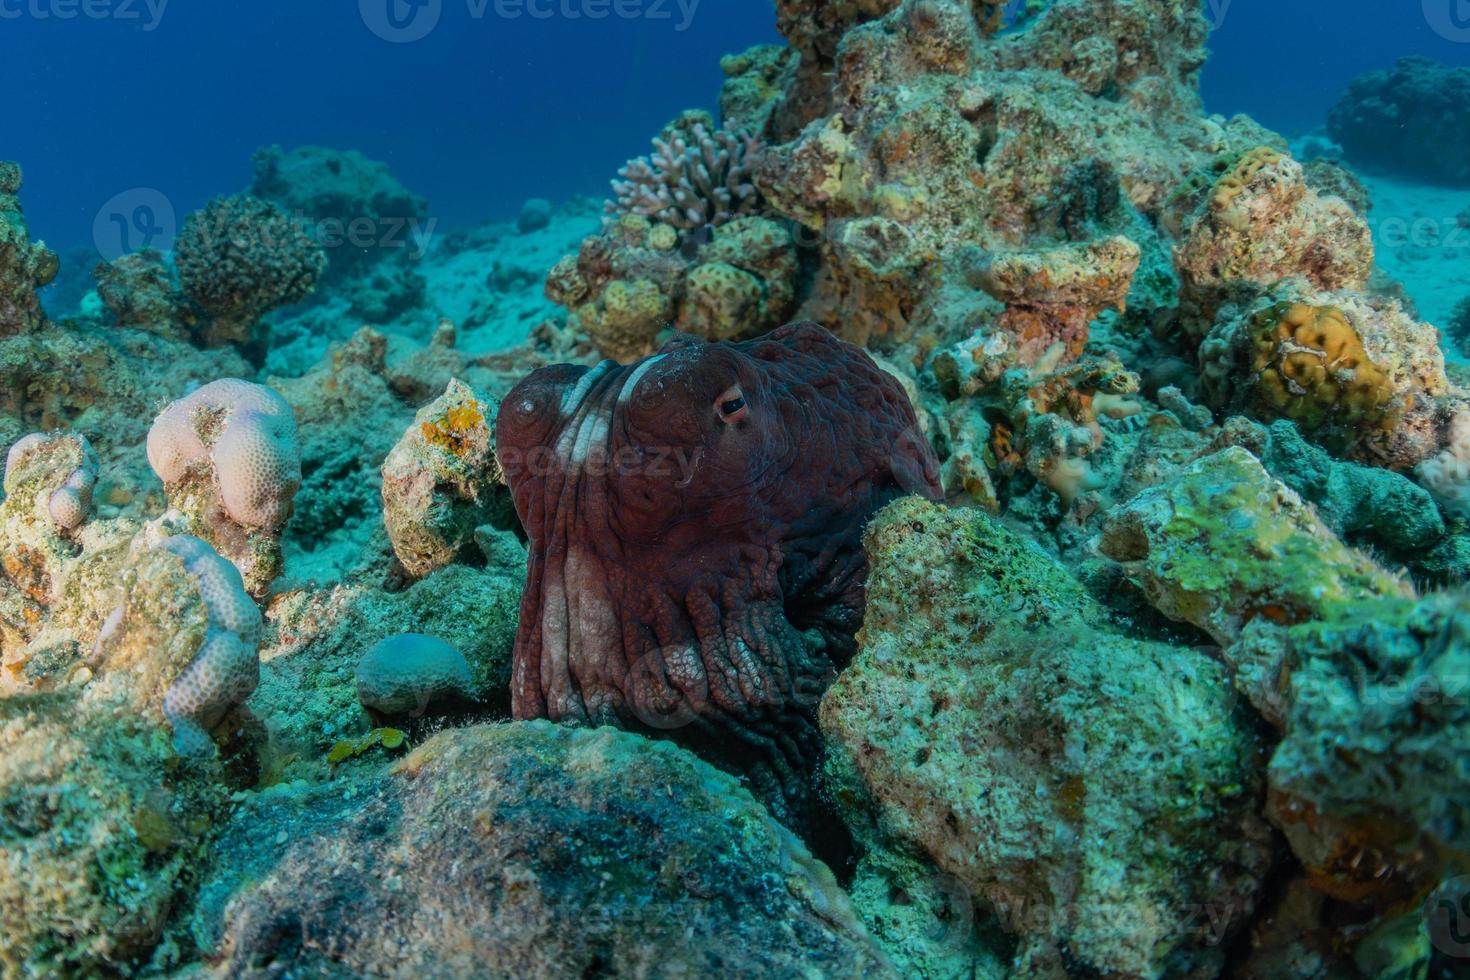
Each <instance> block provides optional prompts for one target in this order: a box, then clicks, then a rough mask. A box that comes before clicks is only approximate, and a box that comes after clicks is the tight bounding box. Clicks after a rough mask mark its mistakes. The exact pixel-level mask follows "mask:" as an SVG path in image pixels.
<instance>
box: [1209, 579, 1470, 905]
mask: <svg viewBox="0 0 1470 980" xmlns="http://www.w3.org/2000/svg"><path fill="white" fill-rule="evenodd" d="M1227 659H1228V660H1230V661H1231V663H1232V666H1233V667H1234V668H1235V669H1236V670H1237V671H1238V676H1239V679H1240V681H1239V682H1240V685H1241V687H1242V688H1243V690H1244V691H1245V693H1246V694H1247V695H1248V696H1250V698H1251V700H1252V701H1253V702H1254V703H1255V704H1256V705H1257V707H1258V708H1259V709H1260V710H1261V712H1262V714H1263V715H1265V717H1266V718H1268V719H1269V720H1270V721H1271V722H1272V723H1273V724H1275V725H1276V726H1277V727H1278V728H1280V729H1281V733H1282V734H1281V742H1280V744H1279V745H1278V746H1277V748H1276V751H1275V753H1274V754H1273V755H1272V757H1271V762H1270V765H1269V768H1268V770H1267V776H1268V780H1269V787H1270V798H1269V805H1268V807H1267V811H1266V812H1267V815H1268V816H1269V817H1270V819H1271V820H1272V822H1273V823H1275V824H1276V825H1277V826H1278V827H1280V828H1281V830H1282V832H1283V833H1284V834H1285V835H1286V838H1287V840H1288V841H1289V842H1290V844H1291V846H1292V849H1293V851H1295V852H1296V854H1297V856H1298V858H1300V860H1301V861H1302V864H1303V865H1304V867H1305V868H1306V871H1307V875H1308V880H1309V881H1310V882H1311V883H1312V885H1313V887H1314V888H1316V889H1317V890H1319V891H1322V892H1325V893H1326V894H1328V895H1330V896H1333V897H1334V898H1337V899H1339V900H1342V901H1345V902H1351V903H1357V904H1362V905H1366V906H1368V907H1370V908H1373V909H1377V910H1384V909H1388V908H1390V907H1393V906H1395V905H1397V904H1399V903H1404V902H1413V901H1415V900H1416V899H1417V898H1418V897H1419V896H1421V895H1422V894H1424V892H1425V891H1426V890H1428V889H1429V888H1431V887H1432V886H1433V885H1434V884H1435V883H1436V882H1437V881H1438V880H1439V878H1440V876H1441V875H1444V874H1453V873H1455V871H1454V868H1455V863H1454V862H1455V859H1454V858H1453V857H1451V855H1455V854H1463V853H1464V852H1465V850H1466V848H1467V846H1470V832H1467V829H1466V828H1467V827H1470V812H1467V809H1466V807H1467V801H1470V772H1467V771H1466V765H1465V760H1464V757H1463V753H1462V752H1460V751H1458V749H1457V748H1456V747H1457V746H1463V745H1464V742H1465V739H1466V738H1467V737H1470V708H1467V703H1466V699H1465V678H1466V677H1467V676H1470V601H1467V597H1466V595H1465V594H1464V593H1447V594H1441V595H1436V596H1431V597H1428V598H1426V599H1423V600H1421V601H1419V602H1417V603H1416V602H1414V601H1411V600H1397V601H1394V602H1384V603H1378V604H1376V605H1375V606H1373V607H1371V609H1366V610H1365V609H1360V610H1358V614H1357V615H1354V616H1344V617H1341V618H1340V619H1339V621H1337V622H1335V623H1307V624H1302V625H1299V626H1295V627H1292V628H1291V629H1289V630H1286V631H1285V633H1284V636H1282V635H1280V634H1278V633H1276V631H1272V630H1268V629H1261V628H1251V629H1248V630H1247V633H1246V637H1245V639H1244V640H1243V641H1242V642H1241V643H1240V644H1238V645H1237V646H1235V647H1232V648H1231V649H1230V650H1229V651H1227Z"/></svg>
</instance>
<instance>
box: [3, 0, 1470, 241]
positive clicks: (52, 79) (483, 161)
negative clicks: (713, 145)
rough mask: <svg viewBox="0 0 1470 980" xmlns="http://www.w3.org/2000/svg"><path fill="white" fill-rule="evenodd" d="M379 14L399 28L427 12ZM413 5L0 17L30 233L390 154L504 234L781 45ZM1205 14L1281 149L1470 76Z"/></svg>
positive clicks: (20, 0)
mask: <svg viewBox="0 0 1470 980" xmlns="http://www.w3.org/2000/svg"><path fill="white" fill-rule="evenodd" d="M150 2H151V4H152V6H149V3H150ZM374 2H376V3H377V4H379V5H386V3H387V2H388V0H364V3H366V4H367V7H368V8H369V16H368V19H370V20H371V19H373V18H378V19H380V20H382V18H383V17H384V13H383V10H378V9H377V8H373V6H372V5H373V3H374ZM394 2H395V3H398V4H402V5H403V6H400V7H399V8H398V9H399V13H400V14H402V15H404V17H403V23H404V24H407V25H408V28H407V30H408V31H409V32H410V33H412V32H413V31H414V30H416V29H417V28H418V27H420V26H422V25H423V24H424V23H426V22H425V21H424V20H418V21H415V20H414V19H413V16H419V17H423V16H429V15H432V12H433V11H432V8H430V7H425V8H423V9H415V8H414V7H412V6H409V5H408V3H409V0H394ZM412 2H414V3H419V4H426V3H427V4H434V3H439V4H442V9H441V10H440V11H439V19H438V22H437V24H436V25H435V26H434V29H433V30H432V31H430V32H429V33H428V35H427V36H426V37H424V38H422V39H420V40H417V41H412V42H409V43H390V42H389V41H386V40H383V39H382V38H381V37H379V36H378V35H377V34H375V33H374V32H373V30H371V29H369V26H368V25H367V24H366V23H365V20H364V16H363V13H362V9H361V5H360V4H359V3H358V2H357V0H175V2H167V0H0V93H3V94H0V105H3V106H4V114H3V116H0V119H3V123H0V127H3V129H0V157H5V158H15V159H18V160H19V161H20V162H21V163H22V165H23V166H24V167H25V170H26V190H25V198H24V200H25V205H26V208H27V211H28V214H29V217H30V223H31V227H32V231H33V233H35V234H36V235H38V236H40V237H44V238H46V239H48V240H49V241H50V242H51V243H52V244H53V245H54V246H58V247H62V248H68V247H71V246H75V245H80V244H83V243H86V242H88V241H89V240H90V238H91V229H92V221H93V219H94V217H95V215H96V214H97V211H98V209H99V208H100V207H101V206H102V205H103V204H104V203H105V202H107V201H108V200H109V199H110V198H111V197H113V195H115V194H118V193H119V192H122V191H126V190H129V189H132V188H136V187H149V188H156V189H158V190H159V191H161V192H162V193H163V195H164V196H165V197H166V198H167V199H168V200H169V201H170V202H171V203H172V204H173V206H174V207H175V209H176V210H177V211H178V213H179V214H183V213H186V212H187V211H189V210H193V209H195V208H198V207H199V206H201V205H202V204H204V203H205V202H206V201H207V200H208V199H209V198H210V197H211V196H213V195H216V194H220V193H228V192H235V191H239V190H241V189H243V188H244V187H246V186H247V185H248V184H249V181H250V175H251V170H250V155H251V153H252V152H253V151H254V150H255V148H256V147H258V146H261V145H264V144H269V143H280V144H282V145H285V146H287V147H290V146H295V145H299V144H307V143H316V144H323V145H329V146H337V147H350V148H356V149H360V150H362V151H363V152H364V153H366V154H367V155H368V156H370V157H373V158H377V159H382V160H385V161H387V162H388V163H389V165H390V166H391V168H392V170H393V172H394V173H395V174H396V175H397V176H398V177H399V179H400V180H402V181H403V183H404V184H405V185H407V186H408V187H409V188H411V189H412V190H414V191H416V192H418V193H420V194H422V195H424V196H426V197H428V198H429V199H430V201H431V205H432V211H433V215H434V217H436V218H437V219H438V220H439V222H440V225H441V226H445V227H448V226H457V225H468V224H473V223H475V222H478V221H482V220H485V219H487V218H504V217H508V216H510V215H512V214H513V213H514V212H515V210H516V208H517V207H518V206H519V204H520V203H521V202H522V201H523V200H524V199H525V198H526V197H529V196H540V197H547V198H551V199H553V200H559V199H563V198H565V197H567V196H569V195H571V194H574V193H600V192H601V191H602V189H604V188H605V186H606V181H607V179H608V177H609V176H610V175H611V174H612V173H613V171H614V170H616V168H617V167H618V165H619V164H620V163H621V162H622V161H624V160H625V159H627V158H628V157H629V156H631V155H635V154H639V153H642V152H644V151H645V149H646V146H647V137H648V136H649V135H651V134H652V133H653V132H655V131H656V130H657V129H658V127H659V126H660V125H662V123H663V122H665V121H666V120H667V119H668V118H669V117H670V116H672V115H673V114H674V113H676V112H677V111H679V110H680V109H683V108H686V107H690V106H700V105H703V106H710V107H713V105H714V104H715V101H716V98H717V95H718V91H719V84H720V79H721V75H720V72H719V57H720V55H722V54H724V53H727V52H734V51H739V50H742V49H744V48H745V47H747V46H749V45H751V44H757V43H763V42H772V41H779V40H780V39H779V37H778V35H777V34H776V32H775V28H774V16H773V13H772V8H771V4H770V2H769V0H701V2H695V0H682V4H683V6H682V7H681V0H575V2H574V3H572V9H574V10H582V11H592V10H596V9H598V5H599V4H601V5H602V9H606V10H608V11H609V12H610V13H611V12H612V11H614V10H616V9H622V10H624V11H641V12H642V13H643V14H644V16H639V17H633V18H627V17H618V16H615V15H614V16H608V17H606V18H604V19H601V20H595V21H594V20H591V19H589V18H587V17H585V16H584V17H580V18H576V19H573V18H570V17H567V16H564V15H563V14H562V13H561V12H559V7H560V5H561V4H563V3H567V2H569V0H529V2H531V3H535V4H537V5H538V6H537V9H538V10H550V11H551V12H552V14H553V16H550V17H545V18H538V17H533V16H531V14H530V11H529V7H528V6H527V0H412ZM1206 2H1207V4H1210V5H1211V9H1212V10H1213V11H1215V12H1216V15H1217V18H1218V20H1219V22H1220V26H1219V30H1218V31H1217V32H1216V35H1215V37H1214V41H1213V47H1214V49H1215V55H1214V59H1213V61H1212V62H1211V64H1210V66H1209V67H1208V68H1207V70H1206V73H1205V76H1204V91H1205V95H1206V98H1207V101H1208V104H1209V107H1210V108H1211V109H1212V110H1213V111H1217V112H1223V113H1227V114H1230V113H1235V112H1248V113H1251V114H1253V115H1255V116H1256V117H1257V118H1258V119H1260V120H1261V121H1262V122H1264V123H1266V124H1267V125H1269V126H1272V127H1276V128H1280V129H1283V130H1287V131H1291V132H1301V131H1306V130H1310V129H1312V128H1314V127H1315V126H1317V125H1319V124H1320V123H1321V121H1322V119H1323V117H1324V115H1325V113H1326V110H1327V108H1328V107H1329V106H1330V105H1331V104H1332V103H1333V102H1334V101H1335V100H1336V99H1337V97H1338V96H1339V95H1340V94H1341V92H1342V90H1343V88H1344V86H1345V85H1346V84H1347V82H1348V80H1349V79H1351V78H1352V77H1353V76H1354V75H1355V74H1357V73H1358V72H1361V71H1365V70H1369V69H1372V68H1377V67H1386V66H1388V65H1390V64H1391V63H1392V62H1393V61H1394V60H1395V59H1396V58H1397V57H1399V56H1401V55H1405V54H1427V55H1431V56H1434V57H1437V58H1439V59H1441V60H1444V61H1447V62H1450V63H1454V64H1466V63H1470V44H1466V43H1453V42H1452V41H1449V40H1446V39H1445V38H1444V37H1442V36H1440V34H1437V33H1436V32H1435V30H1433V29H1432V27H1431V25H1430V19H1431V17H1433V16H1434V15H1433V13H1432V12H1431V16H1430V17H1427V16H1426V12H1425V9H1423V7H1422V6H1421V0H1395V2H1393V3H1389V4H1385V3H1382V2H1380V0H1347V2H1339V3H1326V2H1317V0H1290V2H1288V3H1278V2H1266V0H1206ZM160 3H161V4H162V6H161V7H160V6H159V5H160ZM1423 3H1424V4H1427V5H1428V7H1429V8H1432V7H1433V6H1434V5H1435V4H1443V5H1444V6H1445V12H1444V14H1443V17H1444V18H1449V17H1450V12H1451V11H1450V7H1449V5H1450V4H1456V5H1458V6H1457V8H1456V9H1458V7H1466V8H1470V4H1467V3H1466V2H1465V0H1423ZM691 4H692V5H693V8H692V11H691V10H690V5H691ZM615 5H622V6H615ZM384 9H386V8H385V6H384ZM497 11H498V13H497ZM87 12H90V15H88V13H87ZM1466 12H1470V9H1467V11H1466ZM68 14H70V16H67V15H68ZM1221 14H1223V16H1220V15H1221ZM512 15H516V16H512ZM1467 21H1470V18H1466V19H1464V20H1462V21H1453V20H1449V21H1448V22H1450V23H1458V22H1467ZM1365 22H1371V23H1372V29H1371V30H1365V29H1364V23H1365ZM385 25H386V27H385ZM376 26H378V27H379V28H380V31H381V30H384V29H386V31H387V32H388V33H392V31H393V27H392V25H391V24H389V23H388V22H387V21H386V20H382V23H380V24H377V25H376Z"/></svg>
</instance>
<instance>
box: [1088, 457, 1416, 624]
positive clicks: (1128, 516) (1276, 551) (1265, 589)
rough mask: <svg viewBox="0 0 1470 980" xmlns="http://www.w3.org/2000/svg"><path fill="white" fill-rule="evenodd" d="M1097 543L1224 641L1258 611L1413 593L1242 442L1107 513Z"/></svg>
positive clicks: (1281, 615)
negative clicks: (1345, 540) (1276, 476)
mask: <svg viewBox="0 0 1470 980" xmlns="http://www.w3.org/2000/svg"><path fill="white" fill-rule="evenodd" d="M1099 546H1100V548H1101V549H1102V551H1103V553H1104V554H1106V555H1107V556H1108V557H1109V558H1112V559H1114V560H1115V561H1119V562H1122V563H1123V567H1124V568H1125V570H1126V571H1127V574H1128V576H1129V578H1130V579H1132V580H1133V582H1134V583H1135V584H1137V585H1138V586H1139V587H1140V588H1142V589H1143V590H1144V592H1145V593H1147V594H1148V597H1149V601H1150V602H1152V603H1153V605H1154V606H1156V607H1157V608H1158V609H1159V610H1160V611H1162V612H1163V613H1164V614H1165V615H1167V616H1170V617H1171V618H1174V619H1177V620H1181V621H1184V622H1188V623H1192V624H1193V625H1195V626H1197V627H1199V628H1200V629H1202V630H1204V631H1205V632H1207V633H1209V634H1210V635H1211V636H1212V637H1214V639H1215V640H1216V642H1218V643H1220V644H1221V645H1228V644H1230V643H1233V642H1235V641H1236V640H1238V639H1239V638H1240V635H1241V631H1242V630H1243V629H1244V628H1245V627H1246V626H1247V625H1248V624H1249V623H1251V622H1252V621H1253V620H1256V619H1265V620H1266V621H1268V622H1271V623H1275V624H1278V625H1290V624H1293V623H1301V622H1308V621H1311V620H1316V619H1323V618H1326V617H1329V616H1332V615H1334V614H1336V613H1345V614H1346V613H1350V612H1351V610H1352V609H1353V608H1354V606H1355V604H1357V603H1362V602H1364V601H1367V600H1371V599H1375V598H1382V597H1386V596H1387V597H1402V596H1409V595H1412V594H1413V590H1412V589H1411V588H1410V586H1409V585H1408V583H1407V582H1405V581H1404V580H1402V579H1400V578H1398V577H1396V576H1394V575H1392V574H1390V573H1388V572H1386V571H1384V570H1383V569H1382V568H1380V567H1378V565H1376V564H1375V563H1374V562H1373V561H1372V560H1371V559H1370V558H1368V557H1367V556H1366V555H1364V554H1362V553H1360V552H1358V551H1355V550H1353V549H1352V548H1349V547H1347V546H1346V545H1344V544H1343V543H1342V541H1341V540H1340V539H1339V538H1338V537H1337V536H1336V535H1335V534H1333V533H1332V531H1331V530H1330V529H1329V528H1328V527H1327V526H1326V525H1325V524H1324V523H1323V522H1322V520H1321V518H1319V517H1318V516H1317V514H1316V512H1315V511H1314V510H1313V509H1312V508H1311V507H1310V506H1309V505H1308V504H1307V503H1306V502H1305V501H1303V500H1302V499H1301V497H1299V496H1298V495H1297V494H1296V493H1295V492H1294V491H1292V490H1291V489H1289V488H1288V487H1287V486H1285V485H1284V484H1282V483H1280V482H1278V481H1276V480H1274V479H1272V477H1271V476H1270V474H1268V473H1267V472H1266V470H1265V468H1264V467H1262V466H1261V463H1260V461H1259V460H1257V459H1256V457H1254V456H1252V455H1251V454H1250V453H1249V452H1247V451H1246V450H1244V449H1241V448H1239V447H1233V448H1230V449H1226V450H1224V451H1222V452H1219V453H1215V454H1214V455H1211V456H1207V457H1205V458H1204V459H1201V460H1199V461H1197V462H1195V463H1194V464H1192V465H1191V466H1189V467H1188V468H1187V469H1185V471H1184V472H1183V473H1181V474H1180V475H1179V476H1178V477H1177V478H1176V479H1174V480H1172V481H1171V482H1169V483H1167V484H1164V485H1162V486H1159V487H1156V488H1153V489H1150V490H1146V491H1144V492H1143V493H1142V494H1140V495H1139V496H1138V497H1136V498H1135V499H1134V500H1133V501H1131V502H1130V503H1129V504H1127V505H1126V506H1125V507H1123V508H1121V509H1119V510H1118V511H1115V512H1114V513H1112V514H1111V515H1109V517H1108V519H1107V522H1106V523H1105V525H1104V528H1103V533H1102V537H1101V539H1100V541H1099Z"/></svg>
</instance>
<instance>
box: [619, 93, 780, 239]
mask: <svg viewBox="0 0 1470 980" xmlns="http://www.w3.org/2000/svg"><path fill="white" fill-rule="evenodd" d="M653 146H654V153H653V155H652V156H647V157H639V158H638V159H637V160H631V161H629V163H628V165H627V166H625V167H623V169H621V170H619V171H618V176H619V177H621V178H622V179H621V180H615V181H613V182H612V187H613V192H614V193H615V194H616V195H617V200H616V201H609V202H608V203H607V207H606V211H607V213H608V216H609V218H608V220H609V221H610V222H612V221H616V220H617V219H618V218H619V217H622V216H623V215H628V214H638V215H642V216H644V217H646V218H648V219H650V220H652V221H659V222H662V223H664V224H666V225H672V226H673V227H675V228H679V229H682V230H684V231H697V230H698V229H700V228H703V227H705V226H707V225H722V224H724V223H725V222H727V221H731V220H733V219H735V218H738V217H741V216H742V215H749V214H754V213H755V212H756V210H757V208H759V206H760V201H761V197H760V192H759V191H757V190H756V188H755V185H754V184H753V183H752V182H751V179H750V177H751V166H752V164H753V162H754V161H755V158H756V157H757V156H758V155H759V153H760V151H761V150H762V149H763V148H764V144H763V143H762V142H761V140H760V138H759V137H756V136H751V135H749V134H748V133H744V132H741V131H739V130H730V129H713V130H712V129H711V128H710V127H708V126H706V125H705V124H704V123H703V122H700V121H697V119H687V118H686V119H681V120H679V121H677V122H675V123H673V124H671V125H670V126H669V128H668V129H666V130H665V131H664V134H663V135H662V136H661V137H659V138H658V139H655V140H654V141H653Z"/></svg>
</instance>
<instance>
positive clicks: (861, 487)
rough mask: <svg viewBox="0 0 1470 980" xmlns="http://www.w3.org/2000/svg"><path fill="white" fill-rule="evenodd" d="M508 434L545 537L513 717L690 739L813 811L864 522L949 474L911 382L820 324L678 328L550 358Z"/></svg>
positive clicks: (780, 802)
mask: <svg viewBox="0 0 1470 980" xmlns="http://www.w3.org/2000/svg"><path fill="white" fill-rule="evenodd" d="M496 439H497V452H498V454H499V458H500V462H501V465H502V467H503V469H504V470H505V473H506V476H507V479H508V481H509V483H510V487H511V490H512V493H513V495H514V499H515V506H516V511H517V512H518V514H519V515H520V518H521V521H522V523H523V524H524V526H525V529H526V532H527V534H528V536H529V539H530V565H529V571H528V575H527V580H526V591H525V596H524V598H523V600H522V605H521V621H520V632H519V635H518V637H517V639H516V648H515V665H514V671H513V676H512V682H511V684H512V687H511V697H512V705H513V709H514V714H515V716H516V717H517V718H541V717H547V718H551V719H553V720H571V721H577V722H583V723H588V724H613V725H619V726H622V727H625V728H631V729H634V730H637V731H643V732H645V733H648V734H664V735H667V736H669V737H673V738H677V739H679V740H680V741H682V742H685V743H686V744H689V745H690V747H691V748H694V749H695V750H696V751H699V752H701V753H703V754H705V755H706V756H708V757H710V758H712V759H713V760H714V761H716V762H717V763H720V764H723V765H726V766H728V767H731V768H736V769H738V770H740V771H742V772H744V773H746V774H747V775H748V777H749V778H750V780H751V782H752V784H753V788H755V789H756V790H757V792H758V793H759V794H760V795H761V796H762V797H764V798H765V799H766V800H767V801H768V802H770V803H771V804H772V806H773V808H774V809H775V810H776V811H777V812H778V814H779V815H781V816H783V817H785V818H787V819H788V820H790V821H791V822H793V823H795V824H801V823H803V822H804V814H805V812H806V811H807V810H808V808H809V806H810V804H811V800H810V793H811V786H812V775H813V770H814V766H815V765H816V763H817V762H818V760H819V759H820V754H821V753H820V741H819V735H818V732H817V725H816V716H815V712H816V705H817V700H818V698H819V697H820V696H821V694H822V692H823V691H825V690H826V688H827V686H828V684H829V683H830V681H831V679H832V677H833V675H834V672H835V670H836V669H837V668H839V667H841V666H842V665H843V664H844V663H845V662H846V661H847V660H848V659H849V658H850V657H851V655H852V653H853V647H854V640H853V635H854V633H855V632H856V630H857V628H858V626H859V625H861V620H862V614H863V583H864V579H865V577H866V571H867V566H866V559H865V558H864V555H863V550H862V541H861V538H862V530H863V526H864V524H865V523H866V521H867V520H868V519H869V517H871V516H872V514H873V513H874V512H875V511H877V510H878V509H879V508H881V507H882V506H883V505H884V504H886V503H888V502H889V501H891V500H893V499H895V498H897V497H900V496H904V495H907V494H912V493H919V494H923V495H926V496H928V497H930V498H936V499H937V498H938V496H939V493H940V491H939V484H938V466H937V464H936V462H935V459H934V455H933V452H932V450H931V449H930V448H929V446H928V444H927V442H926V441H925V440H924V438H923V437H922V436H921V435H920V434H919V429H918V425H917V423H916V421H915V417H914V411H913V408H912V406H911V404H910V402H909V400H908V397H907V396H906V394H905V393H904V391H903V389H902V388H901V387H900V386H899V385H898V383H897V382H896V381H895V380H894V379H893V378H892V377H890V376H889V375H888V374H886V373H885V372H884V371H882V370H881V369H880V368H879V367H878V366H877V365H876V364H874V363H873V361H872V359H871V358H869V357H868V355H867V354H865V353H864V352H863V351H862V350H861V349H859V348H857V347H854V346H852V345H851V344H847V343H844V342H842V341H840V340H838V339H837V338H835V337H834V336H832V334H830V333H828V332H827V331H826V330H824V329H823V328H821V327H818V326H815V325H813V324H795V325H792V326H787V327H782V328H781V329H779V330H776V331H775V332H773V333H771V334H768V335H767V336H765V337H761V338H759V339H756V340H751V341H747V342H744V343H707V342H704V341H701V340H698V339H695V338H690V337H680V338H679V339H676V340H674V341H673V342H671V343H669V344H668V345H667V346H665V347H664V348H663V349H662V350H661V351H660V352H659V353H657V354H655V355H653V356H652V357H648V358H645V359H644V360H642V361H639V362H637V363H635V364H631V365H626V366H619V365H618V364H616V363H614V362H612V361H605V362H603V363H602V364H599V365H598V366H596V367H593V368H587V367H584V366H575V365H570V364H566V365H558V366H555V367H549V368H544V369H542V370H539V371H537V372H535V373H534V374H532V375H530V376H529V377H528V378H526V379H525V380H524V381H522V382H521V383H520V384H519V385H518V386H517V387H516V388H515V390H513V391H512V392H511V393H510V394H509V395H508V396H507V397H506V399H505V401H504V402H503V403H502V405H501V408H500V415H499V419H498V421H497V425H496Z"/></svg>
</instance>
